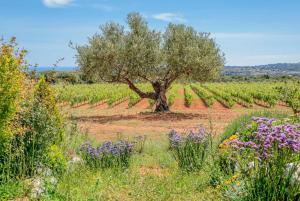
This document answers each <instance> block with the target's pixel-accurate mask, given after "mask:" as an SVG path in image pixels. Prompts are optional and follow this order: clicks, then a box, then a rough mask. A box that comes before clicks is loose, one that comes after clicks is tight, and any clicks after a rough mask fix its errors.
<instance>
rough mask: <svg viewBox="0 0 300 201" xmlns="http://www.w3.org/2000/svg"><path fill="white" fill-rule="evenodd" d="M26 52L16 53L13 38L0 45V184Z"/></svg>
mask: <svg viewBox="0 0 300 201" xmlns="http://www.w3.org/2000/svg"><path fill="white" fill-rule="evenodd" d="M25 53H26V51H24V50H23V51H18V50H17V47H16V42H15V38H12V39H11V41H10V42H9V43H4V42H3V43H1V44H0V182H1V180H3V179H5V177H6V176H7V175H6V172H7V170H8V165H7V164H8V162H9V160H10V156H9V153H10V152H11V145H10V141H11V138H12V137H13V130H14V129H13V124H14V122H13V119H14V118H15V115H16V111H17V109H18V107H19V104H20V100H21V87H22V82H23V80H24V76H23V73H22V69H23V68H24V61H23V57H24V55H25Z"/></svg>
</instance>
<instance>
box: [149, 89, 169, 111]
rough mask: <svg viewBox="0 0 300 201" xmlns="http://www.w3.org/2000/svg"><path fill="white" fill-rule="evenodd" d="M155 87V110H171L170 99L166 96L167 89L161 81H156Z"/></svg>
mask: <svg viewBox="0 0 300 201" xmlns="http://www.w3.org/2000/svg"><path fill="white" fill-rule="evenodd" d="M153 88H154V91H155V98H156V103H155V112H167V111H169V110H170V109H169V106H168V101H167V97H166V89H165V88H164V87H163V86H162V85H161V84H159V83H154V84H153Z"/></svg>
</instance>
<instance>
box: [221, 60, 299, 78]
mask: <svg viewBox="0 0 300 201" xmlns="http://www.w3.org/2000/svg"><path fill="white" fill-rule="evenodd" d="M223 74H224V75H240V76H248V75H251V76H256V75H299V76H300V62H299V63H276V64H266V65H257V66H225V67H224V70H223Z"/></svg>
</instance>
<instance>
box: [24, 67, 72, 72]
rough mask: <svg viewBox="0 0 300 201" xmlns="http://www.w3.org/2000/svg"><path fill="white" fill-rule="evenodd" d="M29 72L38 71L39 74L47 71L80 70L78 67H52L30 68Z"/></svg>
mask: <svg viewBox="0 0 300 201" xmlns="http://www.w3.org/2000/svg"><path fill="white" fill-rule="evenodd" d="M29 70H31V71H33V70H36V71H37V72H45V71H51V70H54V71H66V72H69V71H76V70H78V67H77V66H57V67H52V66H37V67H29Z"/></svg>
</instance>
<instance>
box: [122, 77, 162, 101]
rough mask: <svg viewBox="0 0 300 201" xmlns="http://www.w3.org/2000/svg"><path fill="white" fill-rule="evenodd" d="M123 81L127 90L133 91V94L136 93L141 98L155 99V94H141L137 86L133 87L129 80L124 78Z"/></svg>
mask: <svg viewBox="0 0 300 201" xmlns="http://www.w3.org/2000/svg"><path fill="white" fill-rule="evenodd" d="M124 80H125V81H126V82H127V84H128V86H129V88H130V89H131V90H133V91H134V92H135V93H137V94H138V95H139V96H140V97H141V98H151V99H155V97H156V96H155V93H153V92H143V91H141V90H140V89H139V88H138V87H137V86H135V85H134V83H133V82H132V81H131V80H129V79H128V78H125V79H124Z"/></svg>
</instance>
